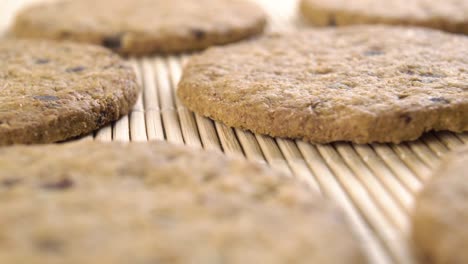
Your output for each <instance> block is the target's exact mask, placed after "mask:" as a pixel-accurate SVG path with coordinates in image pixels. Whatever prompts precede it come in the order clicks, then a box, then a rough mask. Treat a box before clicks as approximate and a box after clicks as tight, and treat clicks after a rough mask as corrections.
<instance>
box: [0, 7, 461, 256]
mask: <svg viewBox="0 0 468 264" xmlns="http://www.w3.org/2000/svg"><path fill="white" fill-rule="evenodd" d="M34 1H37V0H34ZM257 1H258V2H259V4H260V5H262V6H263V7H265V9H266V10H267V11H268V13H269V14H270V24H269V30H270V31H283V30H292V29H295V28H298V27H302V26H303V25H302V23H301V22H300V19H298V17H297V15H296V13H297V10H296V6H297V1H294V0H292V1H287V0H282V1H271V0H257ZM25 2H30V0H0V26H2V27H3V28H5V27H6V26H7V25H8V23H9V22H8V20H9V19H10V18H11V17H12V14H13V12H14V11H15V10H16V9H17V8H18V7H20V6H21V5H22V4H23V3H25ZM187 59H188V57H187V56H168V57H148V58H143V59H138V60H137V59H130V63H131V64H132V65H133V66H134V68H135V69H136V72H137V74H138V79H139V81H140V83H141V85H142V91H143V92H142V95H141V97H140V99H139V100H138V103H137V104H136V105H135V107H134V108H133V111H132V112H131V113H130V114H129V115H128V116H126V117H124V118H122V119H120V120H119V121H117V122H115V123H113V124H112V125H109V126H107V127H105V128H103V129H101V130H99V131H97V132H96V133H95V134H94V135H90V136H87V137H84V138H83V139H82V140H101V141H124V142H128V141H148V140H167V141H170V142H173V143H175V144H187V145H190V146H193V147H200V148H201V147H202V148H205V149H209V150H214V151H220V152H224V153H225V154H226V155H229V156H245V157H246V158H247V159H249V160H253V161H256V162H263V163H268V164H269V165H271V166H272V167H274V168H276V169H278V170H282V171H285V172H287V173H288V174H289V175H291V176H293V177H296V178H298V179H299V180H302V181H304V182H305V183H307V184H308V185H309V186H310V187H311V188H312V189H314V190H316V191H319V192H320V193H322V194H323V195H324V196H325V197H327V198H329V199H331V200H334V201H336V202H337V203H338V204H339V205H341V207H342V208H343V210H344V212H345V213H346V214H347V215H348V218H349V220H350V223H351V225H352V227H353V228H354V230H355V231H356V233H357V235H358V236H359V237H360V239H361V243H362V245H363V246H364V248H365V249H366V252H367V255H368V257H369V259H370V262H371V263H379V264H380V263H382V264H384V263H413V262H414V260H413V259H414V258H413V256H412V254H411V250H409V245H408V239H407V236H408V232H409V229H410V225H409V218H408V215H409V214H410V212H411V208H412V204H413V198H414V195H415V193H417V192H418V191H419V190H420V189H421V188H422V186H423V184H424V182H425V181H427V180H428V178H429V177H430V173H431V170H432V169H433V168H434V167H435V166H437V164H438V162H439V160H440V157H441V156H443V155H444V154H445V153H447V152H448V151H450V150H452V149H454V148H456V147H458V146H460V145H462V144H467V142H468V133H464V134H454V133H449V132H441V133H429V134H427V135H425V136H424V137H423V138H422V139H421V140H419V141H416V142H411V143H404V144H400V145H394V144H372V145H356V144H350V143H336V144H329V145H312V144H309V143H305V142H302V141H299V140H296V141H294V140H285V139H274V138H270V137H266V136H261V135H255V134H252V133H250V132H246V131H242V130H239V129H233V128H230V127H227V126H225V125H223V124H220V123H217V122H213V121H211V120H209V119H207V118H204V117H201V116H199V115H197V114H194V113H192V112H190V111H189V110H187V109H186V108H185V107H184V106H183V105H182V104H181V103H180V102H179V100H178V99H177V98H176V96H175V89H176V86H177V82H178V80H179V78H180V76H181V72H182V65H183V64H184V63H185V62H186V60H187ZM324 242H325V241H324ZM330 246H333V245H330ZM345 262H346V260H344V263H345Z"/></svg>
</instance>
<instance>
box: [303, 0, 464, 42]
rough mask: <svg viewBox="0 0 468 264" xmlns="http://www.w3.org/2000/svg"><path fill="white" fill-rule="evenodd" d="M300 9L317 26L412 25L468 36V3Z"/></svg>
mask: <svg viewBox="0 0 468 264" xmlns="http://www.w3.org/2000/svg"><path fill="white" fill-rule="evenodd" d="M300 10H301V13H302V14H303V16H304V17H305V18H306V20H308V21H310V22H311V23H312V24H314V25H318V26H327V25H329V26H342V25H351V24H392V25H413V26H424V27H431V28H436V29H441V30H446V31H449V32H455V33H464V34H468V1H466V0H444V1H433V0H392V1H388V0H353V1H348V0H327V1H321V0H302V1H301V6H300Z"/></svg>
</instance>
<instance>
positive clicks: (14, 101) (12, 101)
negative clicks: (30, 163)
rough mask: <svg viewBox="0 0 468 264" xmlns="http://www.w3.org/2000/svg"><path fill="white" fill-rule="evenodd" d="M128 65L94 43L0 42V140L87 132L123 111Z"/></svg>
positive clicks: (131, 88) (129, 89)
mask: <svg viewBox="0 0 468 264" xmlns="http://www.w3.org/2000/svg"><path fill="white" fill-rule="evenodd" d="M135 78H136V77H135V73H134V72H133V70H132V68H131V67H129V66H127V65H125V64H124V61H123V60H121V59H120V58H119V57H118V56H117V55H115V54H113V53H112V52H110V51H108V50H106V49H104V48H101V47H95V46H89V45H76V44H70V43H61V44H58V43H54V42H48V41H33V40H31V41H30V40H2V41H1V42H0V145H8V144H13V143H23V144H27V143H48V142H56V141H61V140H65V139H68V138H71V137H75V136H79V135H82V134H85V133H89V132H91V131H93V130H95V129H97V128H99V127H101V126H103V125H105V124H107V123H109V122H111V121H114V120H116V119H118V118H119V117H120V116H121V115H124V114H127V113H128V111H129V110H130V108H131V106H132V105H133V104H134V102H135V101H136V97H137V93H138V86H137V84H136V81H135Z"/></svg>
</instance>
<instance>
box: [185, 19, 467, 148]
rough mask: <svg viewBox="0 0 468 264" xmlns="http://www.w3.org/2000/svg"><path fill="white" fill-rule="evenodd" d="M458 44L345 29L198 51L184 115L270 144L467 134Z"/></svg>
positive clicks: (435, 37)
mask: <svg viewBox="0 0 468 264" xmlns="http://www.w3.org/2000/svg"><path fill="white" fill-rule="evenodd" d="M467 58H468V38H466V37H464V36H458V35H452V34H448V33H442V32H439V31H435V30H429V29H420V28H403V27H391V26H352V27H345V28H337V29H335V28H323V29H316V30H306V31H299V32H293V33H285V34H282V35H281V34H280V35H278V34H277V35H269V36H265V37H263V38H260V39H258V40H254V41H251V42H248V43H240V44H236V45H230V46H227V47H218V48H212V49H209V50H207V51H206V52H204V53H202V54H201V55H197V56H194V57H192V59H191V60H190V61H189V62H188V65H186V67H185V69H184V73H183V76H182V79H181V82H180V83H179V89H178V96H179V98H180V99H181V100H182V102H183V103H184V104H185V105H187V107H188V108H190V109H191V110H193V111H195V112H197V113H199V114H201V115H204V116H208V117H210V118H212V119H215V120H218V121H222V122H224V123H226V124H227V125H230V126H234V127H240V128H245V129H249V130H251V131H253V132H256V133H261V134H268V135H270V136H278V137H288V138H300V139H305V140H307V141H310V142H316V143H317V142H318V143H328V142H333V141H341V140H345V141H353V142H356V143H369V142H395V143H398V142H401V141H404V140H413V139H416V138H418V137H419V136H421V134H423V133H424V132H425V131H429V130H450V131H455V132H460V131H466V130H468V119H467V118H466V116H467V115H468V83H467V80H468V71H467V69H468V60H467Z"/></svg>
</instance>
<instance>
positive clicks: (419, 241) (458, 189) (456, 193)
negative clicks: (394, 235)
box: [412, 145, 468, 264]
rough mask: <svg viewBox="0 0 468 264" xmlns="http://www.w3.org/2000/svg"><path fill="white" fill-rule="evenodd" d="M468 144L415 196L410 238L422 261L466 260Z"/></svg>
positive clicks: (436, 263)
mask: <svg viewBox="0 0 468 264" xmlns="http://www.w3.org/2000/svg"><path fill="white" fill-rule="evenodd" d="M467 164H468V145H467V146H464V147H462V148H460V149H457V150H456V151H454V152H453V153H451V154H449V155H448V157H446V158H445V160H444V161H443V162H442V164H441V166H440V167H439V168H438V169H437V170H436V171H435V172H434V174H433V176H434V179H432V180H431V181H430V182H429V183H428V184H427V186H426V187H425V188H424V190H423V191H422V192H421V193H420V194H419V195H418V197H417V199H416V205H415V209H414V211H413V214H412V222H413V230H412V238H413V241H414V244H415V247H416V250H417V251H418V253H419V254H420V256H421V260H422V262H421V263H431V264H443V263H468V252H467V251H466V250H464V249H465V248H466V247H467V246H468V227H467V225H466V223H468V165H467Z"/></svg>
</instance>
